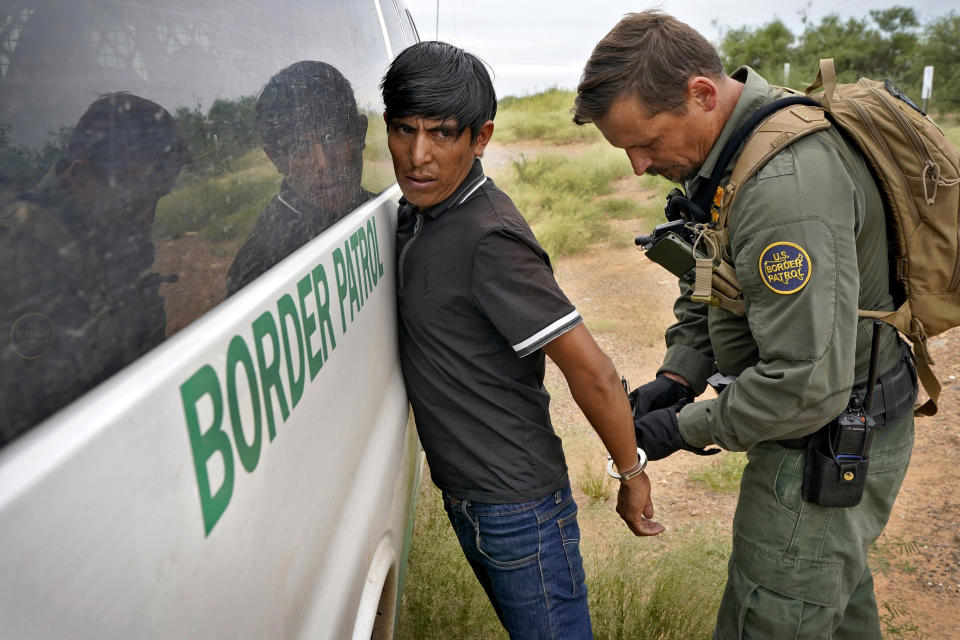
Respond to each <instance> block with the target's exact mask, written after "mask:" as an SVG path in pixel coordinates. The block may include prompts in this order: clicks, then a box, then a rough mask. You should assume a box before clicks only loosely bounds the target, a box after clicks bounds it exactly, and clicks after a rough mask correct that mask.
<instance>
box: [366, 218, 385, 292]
mask: <svg viewBox="0 0 960 640" xmlns="http://www.w3.org/2000/svg"><path fill="white" fill-rule="evenodd" d="M373 221H374V219H373V218H370V219H369V220H367V233H366V238H367V257H368V258H369V260H370V261H371V263H372V261H373V260H374V258H375V257H376V259H377V260H379V259H380V256H379V255H376V254H375V253H374V252H375V250H376V248H377V232H376V231H375V230H374V228H373ZM380 273H383V271H382V267H381V271H380V272H379V273H378V272H377V269H376V268H375V267H374V266H373V265H372V264H371V267H370V276H371V278H372V279H373V286H374V287H375V286H377V282H378V281H379V280H380Z"/></svg>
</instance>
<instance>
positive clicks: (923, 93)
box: [920, 66, 933, 113]
mask: <svg viewBox="0 0 960 640" xmlns="http://www.w3.org/2000/svg"><path fill="white" fill-rule="evenodd" d="M931 93H933V66H926V67H924V68H923V88H922V89H920V97H921V98H923V112H924V113H926V112H927V100H928V99H929V98H930V94H931Z"/></svg>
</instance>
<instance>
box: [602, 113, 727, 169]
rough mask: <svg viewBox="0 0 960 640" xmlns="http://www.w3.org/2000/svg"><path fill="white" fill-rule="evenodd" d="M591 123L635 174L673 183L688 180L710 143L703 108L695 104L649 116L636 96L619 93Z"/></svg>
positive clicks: (711, 143) (705, 155) (707, 150)
mask: <svg viewBox="0 0 960 640" xmlns="http://www.w3.org/2000/svg"><path fill="white" fill-rule="evenodd" d="M594 123H595V124H596V125H597V128H598V129H599V130H600V132H601V133H602V134H603V137H604V138H606V139H607V142H609V143H610V144H611V145H613V146H614V147H616V148H618V149H623V150H624V151H626V152H627V157H628V158H629V159H630V164H631V165H632V166H633V172H634V173H635V174H637V175H638V176H642V175H643V174H645V173H649V174H651V175H655V176H663V177H664V178H667V179H668V180H672V181H673V182H684V181H685V180H689V179H691V178H693V177H694V176H696V174H697V171H699V169H700V166H701V165H702V164H703V162H704V160H706V158H707V154H708V153H709V152H710V148H711V146H712V145H713V139H712V136H711V134H710V131H709V127H708V126H707V123H706V122H704V121H703V110H702V109H700V108H699V107H698V105H697V104H695V103H694V104H688V105H687V107H686V108H685V109H684V110H683V111H682V112H680V113H674V112H667V111H661V112H660V113H658V114H656V115H654V116H651V115H650V113H649V111H648V110H647V109H646V107H644V106H643V104H641V103H640V100H639V99H638V98H636V97H634V96H622V97H620V98H617V99H616V100H614V102H613V104H611V106H610V110H609V111H607V113H606V114H604V115H603V116H602V117H600V118H596V119H595V120H594ZM707 138H711V139H709V140H707Z"/></svg>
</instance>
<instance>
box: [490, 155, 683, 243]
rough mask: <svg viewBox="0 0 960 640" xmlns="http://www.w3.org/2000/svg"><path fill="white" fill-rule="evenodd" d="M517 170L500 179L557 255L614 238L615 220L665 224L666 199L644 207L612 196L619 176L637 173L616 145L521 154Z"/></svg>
mask: <svg viewBox="0 0 960 640" xmlns="http://www.w3.org/2000/svg"><path fill="white" fill-rule="evenodd" d="M512 169H513V170H512V171H510V172H508V173H507V174H506V175H504V176H499V177H498V178H497V181H498V183H499V184H500V185H501V186H502V187H503V189H504V190H505V191H506V192H507V193H508V194H510V197H511V198H513V201H514V202H515V203H516V205H517V208H518V209H519V210H520V212H521V213H522V214H523V216H524V217H525V218H526V219H527V221H528V222H529V223H530V225H531V226H532V227H533V231H534V233H535V234H536V236H537V239H538V240H539V241H540V244H542V245H543V247H544V249H546V250H547V252H548V253H549V254H550V255H551V256H552V257H554V258H558V257H560V256H563V255H569V254H573V253H577V252H580V251H583V250H584V249H586V248H587V247H588V246H589V245H590V244H592V243H594V242H597V241H600V240H605V239H608V238H609V237H610V235H611V230H610V229H609V227H608V225H607V221H609V220H613V219H633V218H642V219H643V220H644V224H645V225H650V226H652V225H653V224H656V223H658V222H661V220H660V216H662V211H663V205H662V203H663V200H662V199H661V198H658V199H655V200H654V201H653V203H654V204H652V205H638V204H637V203H636V202H635V201H634V200H631V199H625V198H614V197H608V196H610V195H611V194H612V193H613V191H614V183H615V182H616V181H617V180H620V179H623V178H630V176H632V171H631V168H630V165H629V163H628V162H626V159H625V158H624V156H623V152H622V151H619V150H617V149H613V148H612V147H608V146H606V145H593V146H591V147H590V148H589V149H588V150H587V151H585V152H584V153H582V154H579V155H577V156H576V157H571V156H569V155H563V154H559V153H542V154H540V155H538V156H537V157H535V158H528V157H526V156H524V155H522V154H521V155H520V157H519V158H518V159H516V160H514V161H513V167H512ZM630 179H636V178H630ZM640 180H641V183H642V185H643V186H644V187H645V188H651V189H655V190H658V191H661V190H662V191H663V193H664V194H665V193H666V191H667V190H668V188H669V186H668V184H667V182H666V181H663V180H662V179H659V178H652V177H647V176H644V177H643V178H641V179H640Z"/></svg>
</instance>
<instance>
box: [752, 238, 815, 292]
mask: <svg viewBox="0 0 960 640" xmlns="http://www.w3.org/2000/svg"><path fill="white" fill-rule="evenodd" d="M811 266H812V265H811V264H810V256H809V255H808V254H807V252H806V251H805V250H804V249H803V247H801V246H800V245H796V244H793V243H792V242H774V243H773V244H771V245H769V246H768V247H767V248H766V249H764V250H763V252H762V253H761V254H760V278H761V279H762V280H763V283H764V284H765V285H767V287H769V288H770V290H771V291H773V292H774V293H779V294H781V295H789V294H791V293H796V292H797V291H800V290H801V289H803V288H804V287H805V286H806V285H807V283H808V282H810V275H811Z"/></svg>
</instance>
